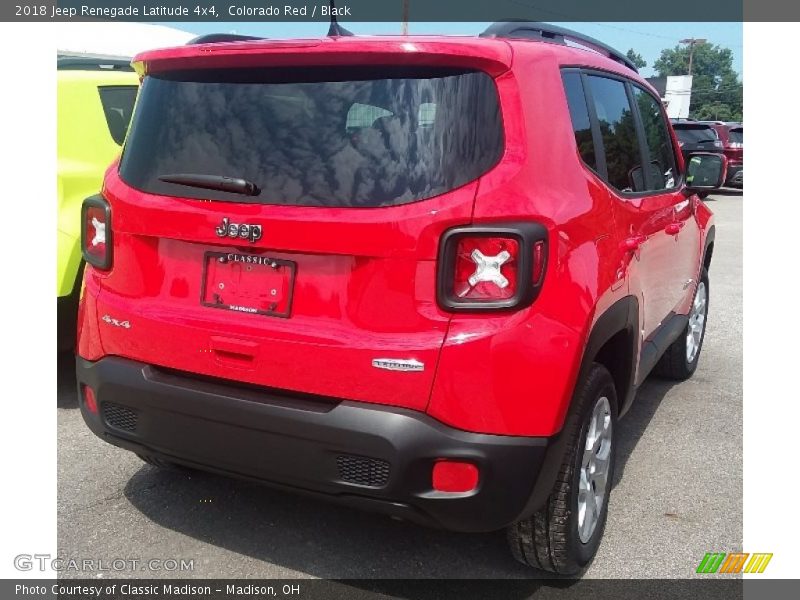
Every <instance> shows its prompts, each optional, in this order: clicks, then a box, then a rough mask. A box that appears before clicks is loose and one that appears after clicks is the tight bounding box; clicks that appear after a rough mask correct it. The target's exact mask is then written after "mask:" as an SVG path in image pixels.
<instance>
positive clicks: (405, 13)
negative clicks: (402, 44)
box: [402, 0, 409, 35]
mask: <svg viewBox="0 0 800 600" xmlns="http://www.w3.org/2000/svg"><path fill="white" fill-rule="evenodd" d="M408 3H409V0H403V29H402V33H403V35H408Z"/></svg>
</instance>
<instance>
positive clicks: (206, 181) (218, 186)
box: [159, 173, 261, 196]
mask: <svg viewBox="0 0 800 600" xmlns="http://www.w3.org/2000/svg"><path fill="white" fill-rule="evenodd" d="M159 180H161V181H166V182H167V183H177V184H180V185H188V186H190V187H197V188H203V189H206V190H219V191H220V192H231V193H233V194H244V195H245V196H258V194H259V193H260V192H261V190H259V189H258V186H257V185H256V184H255V183H253V182H252V181H248V180H247V179H239V178H237V177H224V176H222V175H202V174H200V173H170V174H168V175H160V176H159Z"/></svg>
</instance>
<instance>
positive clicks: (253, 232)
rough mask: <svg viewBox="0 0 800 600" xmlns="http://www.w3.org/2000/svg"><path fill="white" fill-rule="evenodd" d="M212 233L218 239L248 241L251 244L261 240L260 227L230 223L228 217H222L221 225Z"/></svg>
mask: <svg viewBox="0 0 800 600" xmlns="http://www.w3.org/2000/svg"><path fill="white" fill-rule="evenodd" d="M214 231H216V233H217V235H218V236H219V237H230V238H241V239H243V240H249V241H250V243H251V244H253V243H255V242H257V241H258V240H260V239H261V225H250V224H249V223H241V224H239V223H231V221H230V219H228V217H223V219H222V223H220V224H219V225H217V228H216V229H215V230H214Z"/></svg>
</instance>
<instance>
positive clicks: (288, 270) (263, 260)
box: [200, 252, 297, 318]
mask: <svg viewBox="0 0 800 600" xmlns="http://www.w3.org/2000/svg"><path fill="white" fill-rule="evenodd" d="M296 269H297V265H296V264H295V263H294V262H292V261H290V260H281V259H279V258H271V257H269V256H263V255H255V254H238V253H235V252H206V253H205V257H204V264H203V289H202V291H201V296H200V302H201V303H202V304H203V306H208V307H211V308H222V309H225V310H232V311H236V312H242V313H248V314H253V315H267V316H270V317H284V318H286V317H288V316H289V312H290V311H291V308H292V290H293V288H294V275H295V271H296Z"/></svg>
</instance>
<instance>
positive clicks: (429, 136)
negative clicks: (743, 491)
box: [120, 67, 504, 207]
mask: <svg viewBox="0 0 800 600" xmlns="http://www.w3.org/2000/svg"><path fill="white" fill-rule="evenodd" d="M503 148H504V141H503V124H502V118H501V111H500V106H499V100H498V97H497V90H496V87H495V84H494V81H493V80H492V78H491V77H490V76H489V75H487V74H485V73H483V72H479V71H468V70H463V69H458V70H454V69H441V68H435V69H433V68H421V69H420V68H414V69H408V68H393V67H382V68H380V69H375V68H373V69H365V68H358V69H349V68H348V69H344V68H339V69H331V68H327V69H314V68H310V69H281V70H277V69H274V70H270V69H267V70H261V71H258V72H254V71H252V70H250V71H244V70H241V71H239V70H226V71H217V70H203V71H192V72H178V73H168V74H164V75H158V76H148V77H146V78H145V79H144V81H143V83H142V88H141V91H140V94H139V100H138V103H137V109H136V114H135V116H134V120H133V123H132V124H131V130H130V133H129V135H128V139H127V142H126V146H125V149H124V152H123V156H122V160H121V163H120V176H121V177H122V179H123V180H124V181H126V182H127V183H128V184H129V185H131V186H133V187H135V188H138V189H140V190H143V191H145V192H150V193H155V194H163V195H170V196H182V197H189V198H198V199H213V200H224V201H233V202H255V203H262V204H278V205H301V206H333V207H382V206H395V205H399V204H405V203H409V202H415V201H418V200H424V199H426V198H430V197H433V196H437V195H440V194H442V193H445V192H448V191H450V190H453V189H455V188H457V187H460V186H462V185H464V184H466V183H469V182H470V181H473V180H475V179H476V178H478V177H480V176H481V175H483V174H484V173H486V172H487V171H488V170H489V169H491V168H492V167H493V166H494V165H495V164H496V163H497V162H498V161H499V160H500V157H501V156H502V153H503ZM176 173H181V174H186V173H190V174H204V175H218V176H225V177H235V178H243V179H247V180H249V181H251V182H253V183H255V184H256V185H257V186H258V188H259V192H258V194H256V195H255V196H244V195H239V194H235V193H231V192H224V191H217V190H206V189H199V188H194V187H190V186H185V185H180V184H176V183H169V182H165V181H162V180H160V179H159V177H160V176H163V175H167V174H176Z"/></svg>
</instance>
